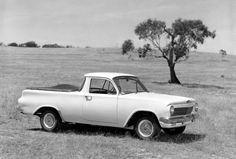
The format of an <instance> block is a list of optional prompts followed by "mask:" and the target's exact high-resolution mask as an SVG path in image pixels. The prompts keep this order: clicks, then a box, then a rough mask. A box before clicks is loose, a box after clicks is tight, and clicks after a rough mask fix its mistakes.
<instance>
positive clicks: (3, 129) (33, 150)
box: [0, 47, 236, 159]
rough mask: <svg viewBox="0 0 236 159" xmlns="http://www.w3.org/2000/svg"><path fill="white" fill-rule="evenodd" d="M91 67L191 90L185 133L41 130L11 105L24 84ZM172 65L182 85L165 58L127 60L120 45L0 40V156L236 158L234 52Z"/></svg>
mask: <svg viewBox="0 0 236 159" xmlns="http://www.w3.org/2000/svg"><path fill="white" fill-rule="evenodd" d="M95 71H112V72H113V71H114V72H126V73H132V74H136V75H138V76H139V77H140V78H141V80H142V81H143V82H144V83H145V85H146V86H147V87H148V88H149V90H151V91H154V92H160V93H168V94H174V95H183V96H189V97H193V98H195V99H197V101H198V102H199V105H200V115H201V116H200V118H199V119H198V120H197V121H196V123H194V124H192V125H190V126H189V127H187V129H186V131H185V133H184V134H182V135H179V136H168V135H165V134H164V133H162V134H161V137H160V138H159V139H158V140H156V141H141V140H138V139H136V138H134V137H132V135H130V133H129V132H127V131H125V130H121V129H109V128H103V127H97V126H86V125H79V124H77V125H69V126H65V127H64V129H63V130H62V131H61V132H59V133H46V132H43V131H41V127H40V125H39V121H38V118H37V117H33V116H23V115H21V114H19V113H17V112H16V110H15V107H16V104H17V99H18V98H19V97H20V95H21V91H22V90H23V89H24V88H25V87H30V86H51V85H55V84H59V83H69V84H75V85H79V84H80V82H81V80H82V76H83V74H84V73H87V72H95ZM176 71H177V74H178V77H179V78H180V80H181V81H182V82H183V86H176V85H171V84H168V83H166V81H168V78H169V72H168V67H167V65H166V62H165V61H164V60H162V59H156V60H153V59H143V60H140V59H138V58H136V57H135V56H132V57H131V58H130V59H128V57H127V56H121V54H120V50H118V49H105V50H103V49H39V48H37V49H34V48H32V49H30V48H1V47H0V88H1V89H0V92H1V94H0V159H5V158H109V159H110V158H235V156H236V125H235V122H236V116H235V114H236V94H233V93H236V57H235V56H227V57H226V60H224V61H221V56H220V55H217V54H207V53H199V54H192V56H191V57H190V59H189V60H188V61H186V62H184V63H180V64H178V65H177V67H176ZM221 75H224V78H223V77H221Z"/></svg>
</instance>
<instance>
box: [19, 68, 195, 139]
mask: <svg viewBox="0 0 236 159" xmlns="http://www.w3.org/2000/svg"><path fill="white" fill-rule="evenodd" d="M18 103H19V105H18V106H17V108H18V110H20V112H22V113H24V114H33V115H37V116H39V117H40V123H41V126H42V128H43V129H44V130H45V131H56V130H58V129H59V127H60V125H61V123H83V124H91V125H101V126H110V127H120V128H126V129H133V130H134V132H135V133H136V135H137V136H138V137H139V138H141V139H151V138H153V137H155V136H158V135H159V134H160V132H161V129H162V130H164V132H165V133H168V134H179V133H182V132H183V131H184V130H185V127H186V125H187V124H190V123H192V122H193V121H194V120H195V118H196V117H197V116H198V113H197V111H198V104H197V103H196V101H195V100H194V99H192V98H186V97H180V96H172V95H164V94H158V93H152V92H149V91H148V90H147V89H146V88H145V86H144V85H143V84H142V83H141V82H140V80H139V79H138V78H137V77H136V76H134V75H132V74H124V73H109V72H97V73H88V74H85V78H84V82H83V84H82V86H81V88H80V89H79V88H77V87H75V86H72V85H57V86H54V87H38V88H28V89H26V90H24V91H23V93H22V96H21V97H20V98H19V100H18Z"/></svg>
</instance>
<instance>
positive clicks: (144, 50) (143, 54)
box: [137, 44, 152, 58]
mask: <svg viewBox="0 0 236 159" xmlns="http://www.w3.org/2000/svg"><path fill="white" fill-rule="evenodd" d="M149 51H152V48H151V45H150V44H144V45H143V47H142V48H141V47H139V48H138V49H137V52H138V55H139V58H145V57H146V56H147V53H148V52H149Z"/></svg>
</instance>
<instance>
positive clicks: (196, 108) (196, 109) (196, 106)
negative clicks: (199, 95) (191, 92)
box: [195, 103, 198, 112]
mask: <svg viewBox="0 0 236 159" xmlns="http://www.w3.org/2000/svg"><path fill="white" fill-rule="evenodd" d="M197 111H198V104H197V103H196V105H195V112H197Z"/></svg>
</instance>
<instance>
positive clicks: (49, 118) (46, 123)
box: [40, 110, 61, 132]
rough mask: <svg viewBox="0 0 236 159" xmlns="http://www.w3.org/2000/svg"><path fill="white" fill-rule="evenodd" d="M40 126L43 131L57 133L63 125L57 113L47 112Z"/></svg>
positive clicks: (41, 119) (44, 113)
mask: <svg viewBox="0 0 236 159" xmlns="http://www.w3.org/2000/svg"><path fill="white" fill-rule="evenodd" d="M40 124H41V126H42V128H43V130H45V131H48V132H55V131H57V130H58V129H59V127H60V125H61V120H60V117H59V115H58V113H57V112H55V111H52V110H47V111H45V112H43V114H42V115H41V116H40Z"/></svg>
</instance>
